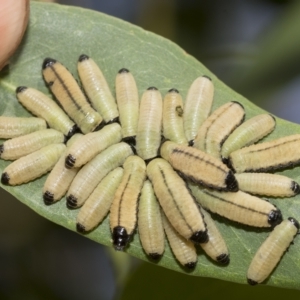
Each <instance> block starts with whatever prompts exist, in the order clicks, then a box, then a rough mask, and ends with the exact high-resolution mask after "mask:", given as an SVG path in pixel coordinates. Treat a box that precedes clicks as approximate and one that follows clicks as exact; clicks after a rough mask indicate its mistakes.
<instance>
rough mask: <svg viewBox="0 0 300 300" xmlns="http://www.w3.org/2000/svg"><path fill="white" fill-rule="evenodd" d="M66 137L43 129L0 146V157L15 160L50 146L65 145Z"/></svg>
mask: <svg viewBox="0 0 300 300" xmlns="http://www.w3.org/2000/svg"><path fill="white" fill-rule="evenodd" d="M64 141H65V136H64V134H63V133H62V132H59V131H57V130H55V129H43V130H39V131H35V132H32V133H28V134H26V135H22V136H19V137H16V138H13V139H11V140H7V141H5V142H4V143H3V144H2V145H0V157H1V159H5V160H15V159H18V158H20V157H22V156H25V155H28V154H30V153H32V152H34V151H36V150H39V149H41V148H42V147H45V146H47V145H50V144H57V143H63V142H64Z"/></svg>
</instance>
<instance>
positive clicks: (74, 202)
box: [67, 194, 77, 209]
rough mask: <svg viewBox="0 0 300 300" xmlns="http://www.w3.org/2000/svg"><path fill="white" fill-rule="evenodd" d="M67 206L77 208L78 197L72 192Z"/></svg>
mask: <svg viewBox="0 0 300 300" xmlns="http://www.w3.org/2000/svg"><path fill="white" fill-rule="evenodd" d="M67 207H68V208H69V209H72V208H77V198H76V197H75V196H73V195H72V194H71V195H69V196H68V197H67Z"/></svg>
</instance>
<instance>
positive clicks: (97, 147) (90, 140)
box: [65, 123, 122, 168]
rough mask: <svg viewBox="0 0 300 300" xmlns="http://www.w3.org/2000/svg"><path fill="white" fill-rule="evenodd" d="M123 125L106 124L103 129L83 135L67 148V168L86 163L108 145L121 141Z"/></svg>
mask: <svg viewBox="0 0 300 300" xmlns="http://www.w3.org/2000/svg"><path fill="white" fill-rule="evenodd" d="M121 139H122V134H121V127H120V125H119V124H118V123H112V124H109V125H106V126H104V127H103V128H102V129H101V130H99V131H96V132H90V133H88V134H86V135H82V136H81V138H80V139H78V140H77V141H76V142H74V144H73V145H72V146H71V147H70V148H69V149H68V150H67V153H66V157H65V164H66V167H67V168H78V167H81V166H83V165H85V164H86V163H87V162H89V161H90V160H91V159H92V158H94V157H95V156H96V155H97V154H99V153H100V152H101V151H103V150H104V149H106V148H107V147H109V146H111V145H113V144H116V143H118V142H120V141H121Z"/></svg>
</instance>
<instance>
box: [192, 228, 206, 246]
mask: <svg viewBox="0 0 300 300" xmlns="http://www.w3.org/2000/svg"><path fill="white" fill-rule="evenodd" d="M190 240H191V241H192V242H194V243H197V244H204V243H207V242H208V240H209V237H208V234H207V230H204V231H203V230H199V231H197V232H195V233H193V235H192V236H191V237H190Z"/></svg>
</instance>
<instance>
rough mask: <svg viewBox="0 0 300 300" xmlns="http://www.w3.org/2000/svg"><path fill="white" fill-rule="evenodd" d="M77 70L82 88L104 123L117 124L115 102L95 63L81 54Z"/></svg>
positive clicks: (117, 115) (117, 117)
mask: <svg viewBox="0 0 300 300" xmlns="http://www.w3.org/2000/svg"><path fill="white" fill-rule="evenodd" d="M77 69H78V74H79V77H80V80H81V83H82V85H83V88H84V90H85V92H86V94H87V96H88V98H89V100H90V101H91V103H92V105H93V107H94V108H95V109H96V110H97V111H98V112H99V113H100V114H101V116H102V117H103V119H104V121H105V122H106V123H113V122H117V121H118V119H119V112H118V107H117V103H116V100H115V98H114V97H113V95H112V93H111V91H110V88H109V86H108V84H107V81H106V79H105V77H104V75H103V74H102V71H101V70H100V68H99V67H98V65H97V64H96V63H95V61H94V60H93V59H91V58H90V57H88V56H87V55H85V54H82V55H80V57H79V59H78V65H77Z"/></svg>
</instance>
